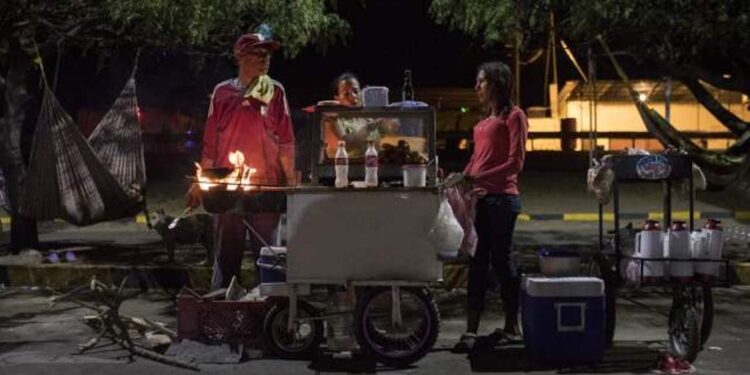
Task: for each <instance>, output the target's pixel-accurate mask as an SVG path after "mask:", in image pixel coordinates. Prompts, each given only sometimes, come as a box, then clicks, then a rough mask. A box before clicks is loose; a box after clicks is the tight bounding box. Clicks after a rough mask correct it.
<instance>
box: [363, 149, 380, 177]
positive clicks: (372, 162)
mask: <svg viewBox="0 0 750 375" xmlns="http://www.w3.org/2000/svg"><path fill="white" fill-rule="evenodd" d="M365 185H367V186H370V187H374V186H378V150H376V149H375V145H374V144H373V142H372V141H367V151H365Z"/></svg>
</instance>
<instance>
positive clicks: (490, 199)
mask: <svg viewBox="0 0 750 375" xmlns="http://www.w3.org/2000/svg"><path fill="white" fill-rule="evenodd" d="M476 210H477V216H476V220H475V222H474V226H475V228H476V230H477V248H476V252H475V254H474V257H473V258H471V260H470V261H469V285H468V291H467V294H468V306H467V307H468V309H469V310H475V311H481V310H483V309H484V296H485V294H486V292H487V286H488V281H489V280H488V276H489V271H490V266H492V270H493V272H494V273H495V275H496V276H497V279H498V281H500V286H501V298H502V301H503V309H504V310H505V312H506V316H507V315H509V314H513V315H512V316H516V315H517V313H518V294H519V292H518V288H519V285H520V282H519V279H518V271H517V270H516V265H515V261H514V260H513V257H512V256H511V247H512V244H513V230H514V229H515V226H516V219H517V218H518V214H519V213H521V197H520V196H518V195H510V194H488V195H486V196H484V197H483V198H481V199H480V200H479V201H478V202H477V207H476Z"/></svg>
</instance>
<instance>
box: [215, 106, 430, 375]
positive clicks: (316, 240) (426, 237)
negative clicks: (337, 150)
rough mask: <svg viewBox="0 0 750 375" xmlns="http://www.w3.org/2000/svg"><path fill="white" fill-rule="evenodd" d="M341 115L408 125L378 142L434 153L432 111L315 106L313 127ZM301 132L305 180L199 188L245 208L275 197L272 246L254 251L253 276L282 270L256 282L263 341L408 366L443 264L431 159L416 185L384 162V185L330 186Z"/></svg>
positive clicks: (315, 144) (287, 350) (327, 162)
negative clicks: (278, 204) (263, 306)
mask: <svg viewBox="0 0 750 375" xmlns="http://www.w3.org/2000/svg"><path fill="white" fill-rule="evenodd" d="M341 118H344V119H351V118H390V119H395V120H397V121H399V123H400V124H401V126H408V127H409V128H408V129H405V128H403V127H402V128H400V129H398V131H394V132H393V134H385V135H383V136H382V137H381V140H382V142H385V140H386V139H391V140H393V141H394V142H395V143H398V141H403V142H402V146H403V145H404V144H407V145H410V146H411V147H412V148H415V146H416V147H417V148H419V149H420V151H423V152H425V154H426V155H429V157H430V158H434V155H435V149H434V140H435V127H434V111H433V110H432V109H431V108H418V109H413V108H411V109H401V108H377V109H371V108H357V109H354V108H341V107H331V108H325V109H322V110H320V111H318V112H317V113H316V116H315V121H314V124H316V125H317V124H321V126H325V124H330V123H331V121H332V119H333V121H335V120H336V119H341ZM411 127H414V128H416V129H414V128H411ZM301 133H304V131H302V132H301ZM404 133H406V135H403V134H404ZM298 134H299V133H298ZM308 134H310V136H311V138H312V142H310V143H308V145H309V146H311V147H309V151H310V154H311V158H310V162H311V165H310V170H309V172H310V176H311V181H310V182H309V183H307V184H297V185H296V186H289V187H280V186H269V185H263V184H258V185H257V186H253V187H252V189H251V190H249V191H245V192H226V191H218V190H225V189H224V187H223V186H219V187H218V188H217V191H213V192H212V191H208V192H206V193H204V200H203V204H204V207H206V209H207V210H209V211H212V212H228V211H236V212H240V213H247V212H248V211H247V210H246V209H245V208H244V207H247V206H248V205H247V204H245V203H243V202H244V201H247V200H252V199H256V197H258V196H260V195H273V194H275V195H276V196H279V194H281V196H282V197H283V199H284V201H285V206H286V209H285V212H286V218H285V225H284V226H283V228H284V230H283V231H282V232H283V233H284V234H283V236H281V237H283V238H279V239H277V240H279V241H277V242H278V243H277V245H280V246H270V245H269V244H265V248H264V252H263V253H262V254H261V255H263V254H265V255H266V258H268V259H265V260H264V259H263V258H264V257H263V256H261V260H263V262H259V265H260V266H261V267H263V269H261V270H260V272H261V278H263V274H264V272H270V273H276V275H278V274H283V280H282V281H278V280H277V281H276V282H269V280H262V283H261V286H260V292H261V295H262V296H264V297H266V298H267V301H269V302H271V304H272V307H271V309H270V310H269V312H268V314H267V316H266V318H265V322H264V336H265V343H266V345H267V347H268V348H269V349H270V350H271V351H272V352H274V353H275V354H276V355H277V356H279V357H282V358H289V359H298V358H305V357H309V356H311V355H312V354H314V353H316V352H317V351H318V349H319V347H320V346H321V344H322V343H323V342H324V340H325V342H326V344H327V347H328V349H329V350H334V351H339V352H350V351H352V350H357V349H359V350H361V351H362V352H364V353H365V354H367V355H369V356H370V357H372V358H374V359H376V360H377V361H378V362H381V363H383V364H386V365H389V366H393V367H404V366H407V365H409V364H411V363H413V362H415V361H417V360H419V359H420V358H422V357H423V356H424V355H426V354H427V352H428V351H429V350H430V349H431V348H432V346H433V345H434V343H435V340H436V338H437V334H438V330H439V327H440V315H439V312H438V310H437V306H436V304H435V302H434V300H433V298H432V296H431V294H430V292H429V290H428V288H427V287H428V285H430V284H431V283H435V282H438V281H439V280H440V279H441V278H442V263H441V262H440V260H439V259H438V252H437V250H436V245H435V243H434V241H430V230H431V228H432V226H433V223H434V221H435V218H436V216H437V215H438V211H439V206H440V194H439V189H438V187H437V186H436V179H435V176H436V173H435V171H436V168H437V166H436V165H435V164H436V163H435V164H431V165H430V170H429V171H428V180H427V181H428V182H427V186H424V187H403V186H397V183H398V182H399V181H400V180H401V170H400V168H398V166H397V165H389V164H388V163H386V165H383V166H382V167H381V169H380V173H381V181H384V182H386V183H387V184H388V185H386V186H379V187H368V188H343V189H336V188H333V187H331V186H326V185H324V183H325V182H326V178H328V179H330V177H332V173H333V168H332V167H333V163H332V160H331V156H332V155H328V156H327V154H326V150H325V144H324V142H322V138H324V136H323V135H324V132H322V131H321V128H317V129H316V128H315V127H314V128H313V129H312V130H310V131H309V133H308ZM400 135H403V136H400ZM298 138H299V137H298ZM384 144H385V143H383V144H381V146H382V145H384ZM393 146H396V147H397V146H398V144H395V145H393ZM350 169H351V170H350V176H353V177H354V179H357V178H358V176H360V175H363V172H364V167H363V166H362V165H361V164H359V163H357V160H353V161H352V163H351V165H350ZM327 182H329V183H330V182H331V181H327ZM222 194H224V197H223V198H222ZM245 225H246V226H247V228H248V229H249V230H250V231H251V232H253V233H255V230H254V229H253V228H252V226H250V225H249V224H248V223H247V222H246V223H245ZM255 235H256V236H257V233H255ZM257 237H258V238H260V236H257Z"/></svg>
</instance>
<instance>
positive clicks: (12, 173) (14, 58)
mask: <svg viewBox="0 0 750 375" xmlns="http://www.w3.org/2000/svg"><path fill="white" fill-rule="evenodd" d="M32 68H33V63H32V61H31V59H30V58H29V56H27V55H26V54H25V53H24V51H23V50H22V48H21V46H20V44H19V43H18V41H17V40H14V41H13V42H12V43H11V45H10V51H9V55H8V74H7V78H6V81H5V93H4V94H5V95H4V96H3V102H4V103H3V104H4V111H3V112H4V116H3V118H2V130H0V168H2V171H3V175H4V176H5V181H6V188H7V194H8V200H9V202H8V203H9V205H10V211H11V212H10V214H11V231H10V247H9V248H10V250H11V252H14V253H17V252H19V251H20V250H22V249H25V248H35V247H37V246H38V244H39V240H38V235H37V227H36V221H35V220H34V219H30V218H27V217H22V216H21V215H19V214H18V208H19V207H18V203H19V201H20V196H21V192H22V190H23V177H24V173H25V171H26V167H25V165H24V160H23V153H22V151H21V134H22V131H23V126H24V123H25V122H26V120H27V113H28V111H29V107H31V103H32V100H31V99H32V97H31V95H30V94H29V92H28V90H27V78H28V75H29V73H30V72H31V70H32Z"/></svg>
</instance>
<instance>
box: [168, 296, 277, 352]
mask: <svg viewBox="0 0 750 375" xmlns="http://www.w3.org/2000/svg"><path fill="white" fill-rule="evenodd" d="M271 306H272V304H271V303H270V302H268V301H212V300H208V299H203V298H201V296H200V295H198V294H196V293H195V292H193V291H192V290H190V289H187V288H183V289H182V290H181V291H180V293H179V294H178V295H177V338H178V339H180V340H182V339H190V340H194V341H199V342H203V343H207V344H216V343H222V344H243V345H245V346H246V347H250V348H261V347H262V343H263V321H264V319H265V318H266V314H267V313H268V310H270V309H271Z"/></svg>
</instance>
